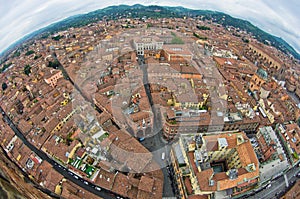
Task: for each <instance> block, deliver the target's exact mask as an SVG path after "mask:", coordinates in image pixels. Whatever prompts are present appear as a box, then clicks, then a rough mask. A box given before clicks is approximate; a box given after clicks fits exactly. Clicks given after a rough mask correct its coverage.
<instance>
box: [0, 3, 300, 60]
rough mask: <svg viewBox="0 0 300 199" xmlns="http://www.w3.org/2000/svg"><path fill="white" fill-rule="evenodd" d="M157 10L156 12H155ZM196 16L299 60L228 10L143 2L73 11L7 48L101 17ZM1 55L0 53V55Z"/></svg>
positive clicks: (279, 42)
mask: <svg viewBox="0 0 300 199" xmlns="http://www.w3.org/2000/svg"><path fill="white" fill-rule="evenodd" d="M157 10H159V12H155V11H157ZM183 16H189V17H196V16H201V17H203V19H208V20H211V19H212V21H213V22H216V23H219V24H221V25H223V26H224V27H226V26H233V27H235V28H239V29H240V30H245V31H247V32H248V33H252V35H253V36H255V37H256V38H257V39H258V40H259V41H260V42H262V43H265V44H267V43H269V44H271V45H272V46H274V47H276V48H278V49H279V50H281V51H282V52H284V53H286V54H291V55H293V56H294V57H295V58H297V59H299V60H300V55H299V54H298V53H297V52H296V51H295V50H294V49H293V48H292V47H291V46H290V45H289V44H288V43H287V42H286V41H284V40H283V39H281V38H279V37H275V36H273V35H271V34H268V33H266V32H265V31H263V30H261V29H259V28H258V27H256V26H254V25H253V24H251V23H250V22H248V21H245V20H241V19H237V18H234V17H231V16H229V15H227V14H224V13H221V12H215V11H208V10H191V9H187V8H183V7H161V6H143V5H139V4H136V5H133V6H128V5H119V6H110V7H107V8H104V9H100V10H96V11H93V12H90V13H87V14H81V15H75V16H72V17H69V18H67V19H65V20H63V21H60V22H57V23H54V24H52V25H50V26H47V27H45V28H42V29H40V30H38V31H36V32H34V33H33V34H30V35H28V36H26V37H25V38H23V39H22V40H20V41H18V42H16V43H14V44H13V45H12V46H11V47H10V48H9V49H8V50H7V53H5V54H6V55H7V54H8V52H11V51H13V50H14V49H15V48H16V46H18V45H19V44H21V43H22V42H24V41H28V40H29V39H31V38H33V37H35V36H38V35H40V36H42V37H47V36H49V35H50V34H53V33H55V32H57V31H62V30H66V29H68V28H69V27H81V26H85V25H88V24H90V23H94V22H97V21H99V20H102V19H107V20H109V19H117V18H122V17H132V18H142V17H151V18H163V17H166V18H168V17H183ZM0 56H1V55H0Z"/></svg>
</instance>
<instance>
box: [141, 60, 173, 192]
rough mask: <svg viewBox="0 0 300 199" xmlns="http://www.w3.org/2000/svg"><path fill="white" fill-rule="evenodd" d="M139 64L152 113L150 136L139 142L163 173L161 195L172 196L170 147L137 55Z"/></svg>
mask: <svg viewBox="0 0 300 199" xmlns="http://www.w3.org/2000/svg"><path fill="white" fill-rule="evenodd" d="M138 63H139V66H140V68H141V70H142V71H143V85H144V88H145V91H146V94H147V97H148V100H149V103H150V106H151V110H152V113H153V116H154V118H153V120H154V121H153V128H152V134H151V136H148V137H147V136H146V138H145V140H144V141H142V142H141V144H142V145H143V146H144V147H146V148H147V149H148V150H149V151H150V152H152V154H153V156H154V158H155V160H156V162H157V163H158V164H159V165H160V167H161V168H162V171H163V174H164V187H163V197H173V196H175V192H176V190H175V189H176V187H177V184H176V182H175V179H174V178H172V175H170V174H171V172H170V170H169V169H170V167H169V166H168V165H169V161H170V158H169V157H170V156H169V154H170V149H171V145H170V144H168V143H167V142H164V141H163V140H162V139H163V136H162V121H161V115H160V109H159V107H157V106H155V105H154V103H153V99H152V95H151V91H150V84H149V80H148V72H147V65H145V63H144V58H143V57H139V60H138ZM162 153H165V158H164V159H163V160H162Z"/></svg>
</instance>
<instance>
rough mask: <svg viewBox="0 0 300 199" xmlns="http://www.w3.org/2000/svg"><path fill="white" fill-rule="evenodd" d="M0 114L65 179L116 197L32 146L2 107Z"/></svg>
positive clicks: (31, 148)
mask: <svg viewBox="0 0 300 199" xmlns="http://www.w3.org/2000/svg"><path fill="white" fill-rule="evenodd" d="M0 111H1V114H2V115H3V119H4V121H5V122H6V123H7V124H8V125H9V126H10V128H11V129H12V130H13V131H14V132H15V134H16V135H17V136H18V137H19V138H20V139H21V140H22V142H23V143H24V144H25V145H26V146H27V147H28V148H29V149H30V150H32V151H33V152H34V153H36V154H37V155H38V156H39V157H40V158H41V159H42V160H44V161H47V162H49V163H50V164H51V165H52V166H53V168H54V169H55V170H56V171H57V172H59V173H60V174H61V175H63V176H64V177H65V178H66V179H68V180H70V181H71V182H73V183H75V184H77V185H79V186H80V187H82V188H84V189H85V190H87V191H89V192H91V193H94V194H95V195H97V196H100V197H102V198H107V199H110V198H117V196H118V195H116V194H114V193H112V192H111V191H109V190H105V189H103V188H102V189H101V191H98V190H96V189H95V186H96V185H95V184H92V183H90V182H87V181H85V180H84V179H83V178H81V177H80V176H77V175H76V174H75V173H72V172H71V171H69V170H68V169H67V168H65V167H63V166H62V165H60V164H58V163H57V162H55V161H54V160H53V159H51V158H50V157H48V156H47V154H46V153H44V152H43V151H40V150H38V149H37V148H36V147H35V146H33V145H32V144H31V143H30V142H29V141H27V139H26V138H25V136H24V135H23V134H22V133H21V131H20V130H19V128H18V127H17V126H15V125H14V123H13V122H12V121H11V119H10V118H9V117H8V116H7V115H6V113H5V112H4V110H3V109H2V107H0Z"/></svg>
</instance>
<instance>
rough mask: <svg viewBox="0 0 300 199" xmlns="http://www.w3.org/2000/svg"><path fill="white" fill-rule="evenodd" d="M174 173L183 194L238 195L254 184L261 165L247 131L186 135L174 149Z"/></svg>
mask: <svg viewBox="0 0 300 199" xmlns="http://www.w3.org/2000/svg"><path fill="white" fill-rule="evenodd" d="M171 161H172V166H173V169H174V171H173V172H174V176H177V177H176V178H177V182H178V190H179V192H180V195H181V198H183V199H185V198H189V197H191V196H200V195H202V196H203V197H204V196H206V197H207V198H210V197H212V198H213V197H214V195H215V194H216V193H217V192H219V193H222V194H225V196H226V197H228V196H236V195H239V194H241V193H243V192H245V191H248V190H250V189H252V188H254V187H255V186H256V185H257V183H258V181H259V165H258V160H257V157H256V155H255V152H254V150H253V147H252V145H251V143H250V141H249V139H248V138H247V136H246V134H245V133H243V132H236V133H232V132H231V133H224V132H222V133H220V134H217V135H216V134H212V135H206V136H202V135H201V134H198V135H196V136H195V135H182V136H181V137H180V139H179V142H178V143H176V144H175V145H174V146H173V148H172V150H171Z"/></svg>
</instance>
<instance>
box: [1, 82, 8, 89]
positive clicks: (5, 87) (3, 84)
mask: <svg viewBox="0 0 300 199" xmlns="http://www.w3.org/2000/svg"><path fill="white" fill-rule="evenodd" d="M6 89H7V84H6V83H5V82H3V83H2V90H4V91H5V90H6Z"/></svg>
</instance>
